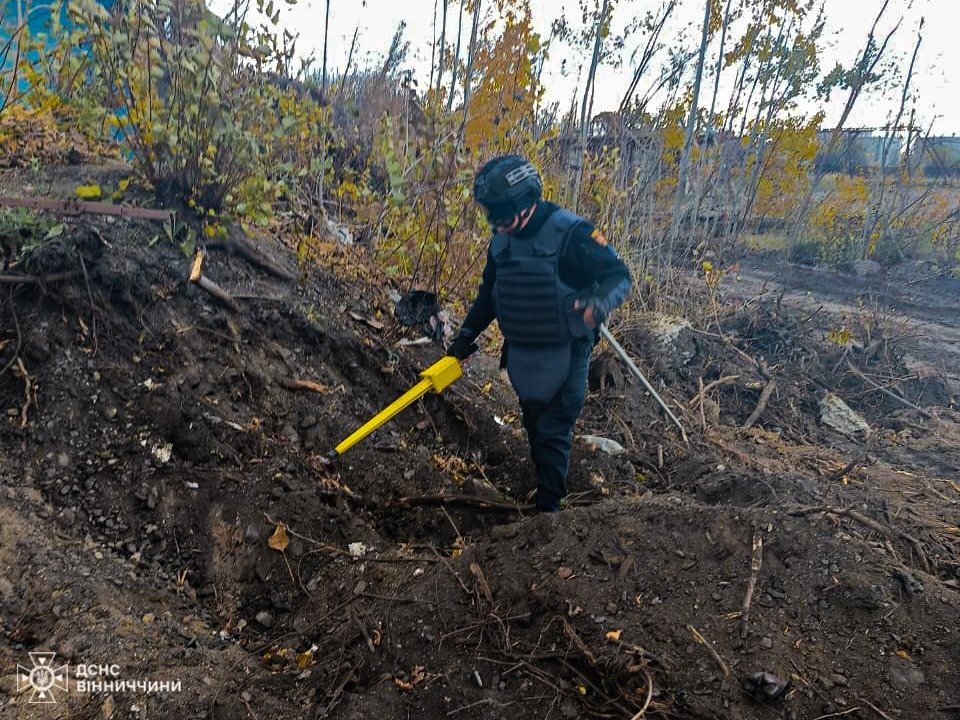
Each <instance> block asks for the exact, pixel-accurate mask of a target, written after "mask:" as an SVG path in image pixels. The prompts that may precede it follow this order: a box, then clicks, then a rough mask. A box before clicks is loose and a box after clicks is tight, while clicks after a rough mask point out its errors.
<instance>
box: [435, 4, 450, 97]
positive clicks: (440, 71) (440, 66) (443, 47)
mask: <svg viewBox="0 0 960 720" xmlns="http://www.w3.org/2000/svg"><path fill="white" fill-rule="evenodd" d="M449 4H450V0H443V22H442V25H441V29H440V58H439V60H438V62H437V97H439V96H440V87H441V83H442V82H443V59H444V56H445V55H446V50H447V7H448V5H449Z"/></svg>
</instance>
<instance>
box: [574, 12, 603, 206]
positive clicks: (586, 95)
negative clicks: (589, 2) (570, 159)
mask: <svg viewBox="0 0 960 720" xmlns="http://www.w3.org/2000/svg"><path fill="white" fill-rule="evenodd" d="M609 9H610V0H603V7H601V9H600V14H599V15H598V16H597V27H596V30H595V31H594V39H593V57H591V58H590V72H589V73H588V74H587V84H586V85H585V86H584V88H583V102H582V103H581V104H580V147H579V148H578V150H577V164H576V166H574V169H573V173H574V174H573V189H572V194H573V197H572V198H571V199H570V209H571V210H573V212H577V208H578V206H579V205H580V184H581V183H582V182H583V162H584V159H585V158H586V155H587V109H588V108H589V107H590V97H591V95H592V92H593V80H594V77H596V74H597V65H598V64H599V63H600V47H601V45H602V44H603V26H604V24H605V23H606V21H607V11H608V10H609Z"/></svg>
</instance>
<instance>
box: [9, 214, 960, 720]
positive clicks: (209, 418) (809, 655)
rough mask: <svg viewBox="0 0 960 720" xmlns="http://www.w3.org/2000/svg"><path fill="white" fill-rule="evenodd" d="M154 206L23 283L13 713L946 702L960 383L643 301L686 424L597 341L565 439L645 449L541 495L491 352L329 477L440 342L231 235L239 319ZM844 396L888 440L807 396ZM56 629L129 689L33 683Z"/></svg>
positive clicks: (244, 713) (696, 711)
mask: <svg viewBox="0 0 960 720" xmlns="http://www.w3.org/2000/svg"><path fill="white" fill-rule="evenodd" d="M151 232H153V231H152V230H151V229H149V228H147V227H146V226H145V224H143V223H138V222H136V221H132V220H120V221H117V222H112V223H105V222H100V221H93V220H90V219H82V220H73V221H69V224H68V230H67V232H65V233H64V235H63V237H62V238H61V239H60V240H58V242H56V243H52V244H50V245H49V246H47V247H45V248H44V249H43V252H44V255H43V256H41V257H38V258H37V259H36V260H35V262H36V263H37V267H39V268H40V270H39V271H38V272H40V273H41V274H47V275H48V276H49V275H50V274H54V273H63V272H70V273H73V274H72V275H71V276H70V278H69V279H68V280H65V281H62V282H56V283H50V284H40V283H33V284H8V285H6V286H5V287H3V288H2V289H3V290H4V293H3V295H4V297H3V299H2V306H0V315H2V317H3V321H2V323H3V324H2V325H0V367H3V368H4V372H3V373H2V374H0V402H2V409H3V412H4V414H5V415H4V422H3V427H2V431H0V482H2V484H3V488H2V496H0V513H2V525H0V559H2V564H0V599H2V617H0V662H2V675H3V678H2V682H0V691H2V695H0V698H2V700H3V705H2V710H0V714H2V716H3V717H22V718H50V717H60V718H96V717H101V718H105V717H134V718H136V717H143V718H147V717H154V718H169V717H178V718H208V719H211V720H212V719H214V718H242V717H250V718H304V717H306V718H323V717H342V718H357V719H359V718H368V717H383V718H408V717H415V716H418V717H423V718H441V717H444V718H445V717H456V718H495V717H504V716H511V717H516V718H544V717H570V718H573V717H588V716H592V717H608V718H639V717H649V718H654V717H663V718H803V719H808V718H818V717H837V716H845V717H851V718H881V719H883V718H927V717H940V716H943V717H949V716H950V714H951V713H953V715H954V716H955V715H956V708H957V706H958V705H960V691H958V688H960V670H958V666H957V663H956V658H957V656H958V653H960V628H958V626H957V622H956V618H957V604H958V602H960V593H958V574H960V564H958V562H960V560H958V552H957V551H958V547H960V530H958V528H957V506H958V501H960V486H958V485H957V484H956V482H955V480H953V479H951V477H950V474H949V473H950V471H951V469H952V470H953V471H956V469H957V467H958V461H960V458H958V454H957V453H958V451H957V449H956V448H957V440H958V439H960V433H958V427H960V424H958V416H957V412H956V410H955V408H954V407H952V406H951V403H952V402H954V400H953V399H952V398H951V396H950V393H949V392H948V391H947V390H945V389H944V387H945V386H943V387H941V386H940V385H937V384H936V382H933V381H932V380H931V379H930V378H927V379H926V381H925V382H924V383H923V384H922V387H921V386H920V385H918V386H916V387H913V386H911V387H906V386H904V388H903V389H899V390H898V392H901V390H902V392H903V393H904V396H903V399H905V400H907V402H908V403H909V405H914V406H916V407H918V408H919V411H918V410H917V409H911V408H910V407H908V406H907V405H906V404H905V403H904V402H900V401H899V400H896V399H892V398H890V397H888V396H886V395H884V394H883V393H879V392H871V391H869V390H865V387H864V386H863V384H862V383H861V384H860V385H859V386H857V387H853V386H852V385H850V383H856V376H854V375H852V374H851V373H849V372H846V371H845V372H844V374H843V375H842V376H839V375H838V376H837V377H835V378H834V377H833V376H830V377H828V374H827V373H826V371H825V370H824V368H828V367H834V366H835V362H836V361H837V360H838V358H840V357H841V356H840V355H837V354H836V352H840V351H839V350H838V349H837V350H835V349H834V347H835V346H834V345H831V343H830V342H828V341H826V340H825V339H824V338H823V337H822V336H820V335H818V334H817V332H818V331H816V330H815V329H814V328H813V327H812V326H811V325H810V324H809V322H808V321H807V320H805V319H804V316H801V315H797V314H790V312H789V311H788V310H784V309H782V308H780V309H776V308H774V309H770V308H767V309H766V310H764V311H763V312H761V311H760V310H757V309H756V307H757V306H756V305H755V304H754V305H751V306H750V307H752V308H753V309H752V310H751V311H750V312H747V311H746V310H744V311H743V312H740V313H731V314H730V315H729V320H725V321H724V322H722V323H719V325H718V326H717V327H712V328H708V327H707V326H705V327H703V328H693V327H692V326H689V325H688V324H687V325H683V327H681V329H680V331H678V332H672V333H667V335H666V336H667V337H670V338H673V341H674V346H673V350H670V351H668V350H666V349H665V348H664V347H663V345H662V342H663V341H662V337H664V335H663V334H660V335H657V334H656V333H653V331H652V330H651V327H653V325H651V324H650V323H648V322H646V320H643V319H638V316H636V315H631V316H630V319H629V320H627V321H624V322H622V323H621V324H620V326H619V327H618V328H615V330H616V331H617V333H618V334H619V335H620V337H621V338H622V339H623V340H624V343H625V344H626V345H627V347H628V348H630V350H631V352H633V353H634V354H635V356H636V357H637V358H638V360H639V361H640V364H641V366H643V367H645V368H648V369H650V371H651V378H653V379H654V381H655V383H656V384H657V385H658V387H660V388H662V389H663V394H664V396H665V398H666V399H667V400H668V402H670V403H671V405H673V406H674V407H675V408H677V409H678V412H679V413H680V414H681V418H682V420H683V422H684V423H685V424H686V425H687V427H688V430H689V431H690V443H689V444H685V443H683V442H682V441H681V440H680V438H678V437H677V436H676V433H675V432H673V430H672V429H671V427H670V425H669V424H668V423H667V422H666V421H665V420H664V418H663V417H662V416H661V415H660V414H659V413H658V412H657V411H656V408H655V406H654V404H653V402H652V401H651V399H650V398H649V397H647V396H646V395H645V394H644V392H643V390H642V388H641V387H640V386H639V385H638V384H637V383H634V382H632V381H631V380H629V379H624V377H623V375H622V371H618V370H614V369H612V367H611V365H610V361H609V358H608V357H607V356H606V355H604V354H602V353H601V354H600V355H599V357H598V362H597V369H596V371H595V373H594V376H595V377H598V378H599V377H608V376H609V377H610V378H612V380H613V382H612V387H605V388H603V389H602V390H598V391H596V392H593V393H591V395H590V397H589V399H588V403H587V408H586V410H585V412H584V415H583V417H582V419H581V422H580V425H579V426H578V428H577V434H578V435H590V436H601V437H606V438H609V439H613V440H616V441H617V442H618V443H619V445H620V446H622V448H623V450H624V452H623V453H622V454H619V455H608V454H606V453H604V452H602V451H601V450H598V449H597V448H596V446H595V444H594V445H591V444H590V443H588V442H583V441H578V443H577V444H576V447H575V457H574V465H573V469H572V472H571V496H570V502H569V506H568V508H567V509H565V510H563V511H562V512H560V513H558V514H556V515H548V516H531V515H529V513H527V512H526V509H525V506H526V504H527V502H528V498H529V494H530V492H531V491H532V490H533V481H532V472H531V468H530V466H529V461H528V460H527V451H526V442H525V440H524V438H523V435H522V432H521V430H520V427H519V423H518V419H517V409H516V407H515V401H514V400H513V399H512V395H511V393H510V391H509V387H508V386H507V385H506V383H505V382H504V380H503V379H502V378H501V377H500V376H499V374H498V372H497V367H496V366H497V363H496V358H495V357H494V356H493V355H492V354H484V355H482V356H481V357H478V358H477V359H476V360H474V361H473V362H472V364H471V365H470V367H469V368H468V370H467V372H466V375H465V377H464V378H463V379H461V380H460V381H459V382H458V383H457V384H456V385H454V386H453V387H452V388H451V390H450V391H448V392H447V393H444V394H443V395H442V396H439V397H438V396H428V397H427V398H425V399H424V400H423V401H422V402H420V403H419V404H418V405H417V406H416V407H415V408H411V409H410V410H409V411H408V412H407V413H406V414H404V415H403V416H401V417H400V418H398V419H396V420H395V421H393V422H392V423H391V424H390V425H388V426H387V427H385V428H383V429H381V430H380V431H378V432H377V433H376V434H375V435H374V436H372V437H371V438H369V439H367V440H366V441H365V442H364V443H362V444H361V445H359V446H357V447H356V448H355V449H353V450H351V451H350V452H349V453H348V454H346V455H344V457H343V458H342V459H341V460H340V461H339V463H338V464H337V465H336V466H334V467H328V466H327V465H325V464H324V463H323V462H322V460H321V459H322V457H323V455H324V454H325V453H326V452H327V451H328V450H329V449H330V448H331V447H332V446H333V445H334V444H336V442H338V441H339V440H341V439H342V438H343V437H344V436H345V435H346V434H347V433H348V432H349V431H351V430H352V429H354V428H355V427H357V426H359V425H360V424H361V423H363V422H364V421H366V420H367V419H368V418H369V417H370V416H372V415H373V414H374V413H375V412H376V411H377V410H379V409H380V408H381V407H383V406H385V405H386V404H388V403H389V402H390V401H392V400H393V399H394V398H396V397H397V396H398V395H399V394H400V393H402V392H403V391H404V390H406V389H407V388H408V387H409V386H410V385H412V384H413V383H414V382H415V381H416V379H417V372H418V370H419V369H421V368H423V367H425V366H426V365H428V364H430V363H431V362H433V361H434V360H435V359H436V358H437V357H438V355H439V353H440V350H439V348H438V347H436V346H418V345H402V344H399V343H398V341H400V340H401V339H402V338H404V337H415V336H416V333H412V334H411V331H409V330H406V329H404V328H401V327H399V326H398V325H397V324H396V323H395V322H394V321H393V320H392V318H391V312H392V310H391V308H392V303H391V301H390V299H389V297H388V294H387V292H388V288H386V287H385V286H384V285H383V284H378V283H375V282H369V281H364V280H363V279H362V278H355V279H348V277H350V275H351V274H352V273H351V272H349V271H348V270H349V268H351V267H354V265H353V263H355V262H356V260H355V259H354V260H351V256H350V253H352V252H353V251H347V250H334V251H331V253H330V257H329V258H326V259H324V260H323V261H321V262H318V263H317V264H316V265H315V266H312V267H311V268H310V269H309V271H306V272H304V271H301V270H299V269H298V268H297V266H296V260H295V255H294V254H293V253H292V252H291V251H289V250H287V249H286V248H284V247H282V246H281V245H279V244H263V245H261V246H260V247H259V248H258V251H259V252H260V253H263V254H264V255H265V256H268V257H269V258H270V259H271V261H272V263H273V264H275V265H277V266H280V267H281V268H285V269H286V270H287V271H288V273H289V274H291V275H295V276H297V279H296V280H294V281H289V280H283V279H281V278H278V277H274V276H271V275H269V274H266V273H264V272H262V271H261V270H259V269H256V268H254V267H253V266H251V265H249V264H248V263H246V262H245V261H244V260H243V259H242V258H239V257H237V256H236V255H234V256H230V255H225V254H221V253H216V252H214V253H211V254H210V255H209V256H208V258H207V261H206V263H205V265H204V273H205V274H206V275H208V276H209V277H211V278H213V279H214V280H215V281H216V282H217V283H218V284H219V285H220V286H221V287H223V288H226V289H229V291H230V292H231V293H233V294H234V296H235V297H236V301H235V302H236V308H235V309H231V308H230V307H227V306H225V305H223V304H222V303H220V302H218V301H217V300H216V299H215V298H214V297H212V296H211V295H210V294H208V293H205V292H203V291H202V289H200V288H199V287H198V286H197V285H196V284H190V283H188V282H187V281H186V279H185V278H186V275H187V270H188V265H189V263H188V260H187V258H185V257H184V255H183V254H182V253H181V252H180V250H179V249H177V248H176V247H173V246H172V245H170V244H166V243H163V242H158V243H155V244H152V245H151V244H149V243H147V242H145V238H148V237H149V236H150V234H151ZM81 258H82V260H81ZM77 271H79V272H77ZM745 307H746V305H745ZM771 307H772V306H771ZM718 322H719V321H718ZM731 323H732V324H731ZM654 325H655V323H654ZM818 327H819V326H818ZM798 328H801V330H798ZM658 338H661V339H658ZM736 338H739V340H740V341H741V342H739V343H738V342H735V341H734V340H732V339H736ZM798 338H799V339H798ZM734 347H736V349H734ZM677 348H680V350H679V351H678V350H677ZM810 348H814V349H815V350H816V352H814V353H813V355H811V353H810V352H808V351H809V350H810ZM678 352H679V354H680V355H681V356H682V359H681V360H680V361H675V359H676V358H675V356H676V355H677V354H678ZM844 352H845V353H846V354H845V355H843V358H844V360H846V359H854V360H857V358H858V357H859V356H857V355H856V353H857V352H858V351H857V350H856V349H853V350H851V349H850V348H849V347H847V348H845V350H844ZM872 352H874V355H873V356H871V362H873V363H879V362H881V360H883V358H887V360H884V362H887V363H888V365H890V363H894V364H895V363H897V362H899V360H898V357H899V356H898V355H897V348H896V346H895V344H894V343H884V345H883V348H882V349H881V350H880V351H876V350H873V351H872ZM814 356H815V357H814ZM758 359H759V360H758ZM844 367H845V366H844ZM857 367H867V365H863V364H861V365H858V366H857ZM884 367H887V366H886V365H885V366H884ZM890 367H893V365H890ZM888 369H889V368H888ZM901 369H902V368H901ZM731 375H736V376H738V379H734V380H723V378H729V377H730V376H731ZM772 378H776V380H777V382H776V387H775V389H774V390H772V391H770V392H766V393H765V392H764V389H765V387H766V386H767V385H768V384H769V382H770V379H772ZM811 378H812V379H811ZM814 380H816V382H815V383H813V384H812V385H811V382H813V381H814ZM716 381H720V382H716ZM818 384H819V385H821V386H824V387H818V386H817V385H818ZM826 386H829V388H832V389H833V390H836V391H838V392H845V393H846V394H847V396H848V397H849V398H850V399H851V405H853V406H854V408H855V409H856V410H857V411H859V412H860V413H861V414H862V417H864V418H866V421H867V422H868V423H869V425H870V426H871V428H872V429H871V431H870V432H869V433H868V434H867V439H864V437H862V436H852V437H851V436H847V435H843V434H841V433H839V432H836V431H834V430H832V429H830V428H829V427H826V426H825V425H824V424H823V423H822V422H821V418H820V412H819V410H818V407H817V404H816V401H815V399H814V396H815V394H816V393H821V394H822V393H823V392H825V390H826V389H828V388H826ZM708 388H709V389H708ZM911 388H912V389H911ZM937 388H939V390H938V389H937ZM857 393H860V394H859V395H857ZM911 393H912V394H911ZM924 393H926V394H924ZM764 394H765V395H766V400H763V401H762V402H763V405H764V406H765V407H759V405H760V402H761V398H762V397H763V396H764ZM918 403H919V405H923V406H924V407H919V405H918ZM758 407H759V409H760V410H761V412H760V413H756V410H757V409H758ZM754 414H757V415H758V417H756V418H753V415H754ZM751 418H753V419H752V420H751ZM904 458H907V459H906V460H904ZM953 477H954V478H955V477H956V476H955V475H954V476H953ZM36 651H52V652H55V653H57V658H58V659H59V661H62V662H64V663H69V664H70V665H71V666H73V667H76V666H85V665H96V666H98V667H100V666H114V670H115V671H116V672H114V673H113V674H112V675H110V676H107V677H103V678H99V679H100V680H102V681H104V682H106V681H116V680H117V679H122V680H124V681H126V680H129V681H134V685H133V687H132V689H131V688H129V687H127V685H125V684H124V685H122V686H117V685H116V684H114V685H113V686H111V689H110V690H107V691H95V692H89V687H87V688H86V690H88V691H87V692H81V691H80V688H79V686H78V680H79V679H80V678H78V677H76V676H75V675H71V677H70V680H69V687H68V689H67V690H65V691H63V692H62V693H61V696H60V697H59V698H58V703H57V704H56V705H55V706H52V705H40V704H35V703H31V702H30V700H31V695H32V693H31V689H30V688H26V689H25V690H23V689H18V683H17V677H18V673H17V666H18V665H28V664H29V655H28V653H30V652H36ZM138 680H139V681H147V682H148V683H149V682H151V681H155V682H157V683H159V682H164V683H167V684H166V685H163V686H160V685H157V686H155V687H150V685H149V684H147V685H144V686H137V685H136V682H135V681H138ZM100 688H101V689H102V686H100ZM118 688H119V689H118ZM154 690H156V692H154Z"/></svg>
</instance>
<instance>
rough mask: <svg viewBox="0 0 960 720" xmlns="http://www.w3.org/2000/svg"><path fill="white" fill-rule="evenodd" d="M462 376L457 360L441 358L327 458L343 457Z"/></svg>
mask: <svg viewBox="0 0 960 720" xmlns="http://www.w3.org/2000/svg"><path fill="white" fill-rule="evenodd" d="M462 374H463V368H461V367H460V361H459V360H457V359H456V358H455V357H451V356H447V357H444V358H441V359H440V360H439V361H437V362H435V363H434V364H433V365H431V366H430V367H428V368H427V369H426V370H424V371H423V372H422V373H420V377H421V378H422V379H421V380H420V382H418V383H417V384H416V385H414V386H413V387H412V388H410V389H409V390H407V392H405V393H404V394H403V395H401V396H400V397H399V398H397V399H396V400H394V401H393V402H392V403H391V404H390V405H388V406H387V407H386V408H384V409H383V410H381V411H380V412H379V413H377V414H376V415H374V417H373V418H372V419H371V420H369V421H368V422H367V423H366V424H364V425H363V426H362V427H360V429H359V430H357V431H356V432H354V433H353V434H352V435H351V436H350V437H348V438H347V439H346V440H344V441H343V442H342V443H340V444H339V445H337V447H336V448H335V449H334V450H332V451H331V452H330V454H329V455H328V456H327V457H328V458H329V459H330V460H333V459H335V458H337V457H338V456H340V455H343V453H345V452H346V451H347V450H349V449H350V448H352V447H353V446H354V445H356V444H357V443H358V442H360V441H361V440H363V439H364V438H365V437H367V435H369V434H370V433H372V432H373V431H374V430H376V429H377V428H379V427H380V426H381V425H384V424H386V423H387V422H388V421H390V420H391V419H393V418H394V417H396V416H397V415H399V414H400V413H401V412H403V411H404V410H406V409H407V408H408V407H410V405H412V404H413V403H415V402H416V401H417V400H419V399H420V398H422V397H423V396H424V395H426V394H427V393H429V392H433V393H437V394H440V393H441V392H443V391H444V390H446V389H447V387H448V386H449V385H450V384H451V383H452V382H454V381H455V380H457V379H458V378H459V377H460V376H461V375H462Z"/></svg>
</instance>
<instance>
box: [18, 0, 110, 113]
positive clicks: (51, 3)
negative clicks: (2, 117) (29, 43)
mask: <svg viewBox="0 0 960 720" xmlns="http://www.w3.org/2000/svg"><path fill="white" fill-rule="evenodd" d="M97 2H99V3H100V4H101V5H103V6H104V7H105V8H107V9H108V10H109V9H110V8H111V7H113V5H114V2H115V0H97ZM67 5H68V0H0V20H2V23H0V47H2V46H3V45H4V44H6V42H7V40H9V39H10V36H11V34H12V33H13V32H15V31H16V29H17V28H18V27H20V26H21V25H23V23H24V22H25V23H26V27H25V28H24V29H23V30H22V31H21V32H25V33H27V34H29V35H30V36H33V37H37V36H38V35H46V36H47V43H48V44H51V45H52V44H55V43H56V42H57V38H56V37H52V36H51V32H50V30H51V21H52V19H53V14H54V13H55V12H56V13H57V14H58V16H59V23H60V27H61V28H72V27H73V23H72V21H71V20H70V18H69V15H68V13H67ZM15 59H16V53H15V52H13V51H11V52H9V53H8V54H7V57H6V58H4V63H3V66H2V67H0V71H7V70H9V69H10V67H11V65H12V64H13V62H14V60H15ZM27 59H28V60H35V59H36V58H35V57H31V56H30V55H27ZM27 89H28V86H27V84H26V81H25V80H24V79H23V78H20V79H19V81H18V83H17V90H18V91H19V92H24V91H25V90H27ZM2 92H3V90H2V89H0V97H2Z"/></svg>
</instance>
